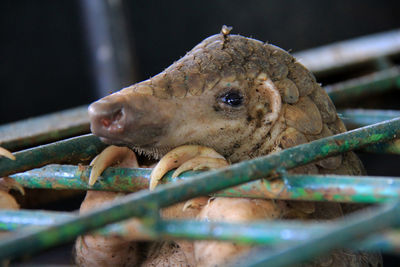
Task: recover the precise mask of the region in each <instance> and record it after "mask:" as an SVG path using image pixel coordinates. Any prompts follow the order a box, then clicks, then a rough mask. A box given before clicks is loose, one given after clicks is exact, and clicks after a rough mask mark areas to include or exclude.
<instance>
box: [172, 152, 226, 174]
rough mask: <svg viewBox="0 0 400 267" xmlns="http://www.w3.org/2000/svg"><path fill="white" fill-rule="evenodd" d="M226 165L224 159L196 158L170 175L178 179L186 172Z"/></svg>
mask: <svg viewBox="0 0 400 267" xmlns="http://www.w3.org/2000/svg"><path fill="white" fill-rule="evenodd" d="M228 165H229V164H228V162H227V161H226V160H225V159H220V158H210V157H202V156H198V157H195V158H192V159H190V160H188V161H186V162H185V163H183V164H182V165H181V166H179V168H178V169H176V170H175V171H174V173H173V174H172V178H175V177H178V175H179V174H181V173H183V172H185V171H188V170H194V171H197V170H210V169H218V168H222V167H226V166H228Z"/></svg>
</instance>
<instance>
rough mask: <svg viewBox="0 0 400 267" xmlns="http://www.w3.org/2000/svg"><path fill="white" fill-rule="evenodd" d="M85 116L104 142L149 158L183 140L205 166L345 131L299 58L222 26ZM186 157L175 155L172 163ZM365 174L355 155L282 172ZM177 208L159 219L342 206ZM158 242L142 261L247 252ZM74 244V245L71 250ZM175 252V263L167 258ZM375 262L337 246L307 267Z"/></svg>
mask: <svg viewBox="0 0 400 267" xmlns="http://www.w3.org/2000/svg"><path fill="white" fill-rule="evenodd" d="M89 115H90V119H91V130H92V132H93V133H94V134H95V135H97V136H99V137H101V139H102V140H103V141H104V142H106V143H108V144H114V145H118V146H128V147H130V148H131V149H132V150H133V151H135V152H137V153H139V154H144V155H147V156H150V157H153V158H154V159H159V158H162V157H163V156H164V155H165V154H166V153H167V152H169V151H170V150H171V149H175V148H178V149H179V147H181V146H184V147H183V150H185V149H186V150H190V149H191V148H190V147H192V148H193V149H198V150H196V152H195V153H194V154H195V156H196V155H197V156H198V155H200V156H201V155H203V154H204V155H205V157H203V162H204V161H207V158H208V159H210V158H220V156H222V157H224V158H225V159H226V160H227V161H229V162H231V163H235V162H239V161H243V160H247V159H251V158H254V157H258V156H262V155H267V154H270V153H274V152H276V151H280V150H282V149H286V148H289V147H292V146H296V145H299V144H303V143H307V142H309V141H313V140H315V139H319V138H323V137H326V136H330V135H333V134H338V133H341V132H344V131H346V128H345V126H344V124H343V123H342V121H341V120H340V118H339V117H338V115H337V113H336V109H335V106H334V105H333V103H332V102H331V100H330V98H329V97H328V95H327V94H326V92H325V91H324V90H323V89H322V88H321V86H320V85H319V84H318V83H317V82H316V79H315V78H314V76H313V75H312V74H311V73H310V72H309V71H308V70H307V69H306V68H305V67H304V66H303V65H302V64H300V63H299V62H298V61H296V59H295V58H293V57H292V56H291V55H290V54H288V53H287V52H285V51H284V50H282V49H281V48H279V47H276V46H274V45H271V44H268V43H263V42H260V41H258V40H255V39H251V38H246V37H243V36H240V35H233V34H230V30H229V29H228V28H226V27H224V28H223V30H222V31H221V33H220V34H217V35H213V36H211V37H209V38H207V39H205V40H204V41H202V42H201V43H200V44H198V45H197V46H195V47H194V48H193V49H192V50H191V51H190V52H188V53H187V54H186V55H185V56H184V57H182V58H181V59H179V60H178V61H176V62H174V63H173V64H172V65H171V66H170V67H168V68H167V69H165V70H164V71H163V72H161V73H160V74H158V75H156V76H154V77H152V78H150V79H148V80H146V81H143V82H140V83H137V84H134V85H132V86H130V87H127V88H125V89H122V90H121V91H118V92H116V93H114V94H111V95H109V96H107V97H105V98H103V99H101V100H99V101H97V102H95V103H93V104H91V106H90V107H89ZM205 147H206V148H212V149H213V151H214V152H215V154H214V152H210V153H208V152H207V153H203V154H202V153H200V152H199V153H198V151H200V150H201V149H205ZM186 150H185V151H186ZM124 153H125V152H124ZM185 153H186V152H185ZM196 153H197V154H196ZM178 154H179V153H178ZM183 154H184V153H183ZM183 154H182V153H180V154H179V155H177V156H175V160H178V159H179V158H180V157H182V155H183ZM169 156H170V154H169ZM204 158H205V160H204ZM178 161H179V160H178ZM182 163H183V161H182V162H179V164H182ZM179 164H178V165H179ZM174 167H176V166H174ZM192 167H193V166H192ZM363 172H364V170H363V166H362V164H361V162H360V161H359V159H358V158H357V156H356V155H355V154H354V153H352V152H349V153H346V154H343V155H338V156H334V157H330V158H327V159H324V160H320V161H318V162H315V163H311V164H308V165H306V166H302V167H298V168H295V169H293V170H290V171H289V173H306V174H328V173H335V174H348V175H361V174H363ZM161 176H162V174H161ZM159 178H160V177H158V178H156V180H157V179H159ZM153 182H154V181H153ZM155 183H156V181H155ZM89 194H97V196H98V197H99V198H101V196H100V195H101V192H97V193H94V192H89V193H88V197H87V199H88V198H90V196H89ZM91 196H93V195H91ZM95 198H96V197H95ZM85 201H89V200H85ZM83 205H85V203H84V204H83ZM182 205H183V203H181V204H178V205H176V206H175V207H172V208H171V209H166V210H164V211H163V216H164V217H167V218H171V217H179V218H187V217H195V216H196V217H197V218H198V219H207V220H228V221H239V222H244V221H249V220H256V219H276V218H301V219H317V220H325V219H332V218H336V217H340V216H342V215H343V212H344V211H343V209H342V206H341V205H340V204H337V203H327V202H319V203H312V202H299V201H273V200H260V199H258V200H250V199H244V198H238V199H234V198H215V199H208V198H198V199H196V200H193V201H192V202H190V203H189V205H188V203H186V204H185V207H186V208H187V207H188V206H190V207H191V208H192V209H191V210H190V212H189V213H190V214H189V213H186V214H183V215H182V214H179V211H182V210H181V209H182ZM177 207H178V208H177ZM174 208H175V209H177V210H178V212H175V211H174ZM187 210H188V209H185V211H187ZM121 242H122V241H121ZM124 242H126V241H124ZM162 244H163V245H161V246H160V245H159V246H158V247H157V248H158V249H159V253H154V250H153V251H152V252H151V253H149V254H148V255H147V259H145V260H144V262H142V264H143V266H168V265H173V264H177V265H181V266H185V265H187V266H217V265H221V264H226V263H227V262H229V261H231V260H233V259H234V258H235V257H237V256H238V255H241V254H242V253H244V252H245V251H247V250H248V249H249V248H250V247H248V246H241V245H237V244H232V243H224V242H217V241H199V242H194V244H193V243H190V242H182V241H177V242H172V243H171V242H168V243H162ZM81 246H82V244H77V246H76V247H77V254H78V256H79V253H80V252H79V248H80V247H81ZM125 247H126V246H125ZM139 249H140V248H139ZM180 250H181V251H180ZM182 251H183V252H182ZM179 253H181V254H182V255H184V256H182V255H181V254H179ZM80 254H81V256H80V259H81V260H80V261H79V260H78V262H79V263H81V264H83V265H85V262H84V261H82V258H84V257H85V255H82V252H81V253H80ZM178 254H179V255H180V256H177V257H178V258H179V261H176V262H173V261H172V260H168V259H166V257H167V256H171V255H178ZM166 255H167V256H166ZM163 257H164V258H163ZM182 257H183V258H182ZM126 262H129V261H125V263H126ZM134 262H136V263H137V262H138V261H136V260H135V261H134ZM103 263H104V262H103ZM97 264H98V265H101V264H99V263H97ZM123 264H124V262H121V265H123ZM381 264H382V262H381V258H380V255H377V254H372V253H363V252H353V251H349V250H337V251H334V252H332V253H331V254H330V255H329V256H325V257H323V258H320V259H316V260H314V261H312V262H309V263H306V264H305V265H307V266H380V265H381ZM106 265H107V264H105V265H104V266H106Z"/></svg>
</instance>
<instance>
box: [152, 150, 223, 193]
mask: <svg viewBox="0 0 400 267" xmlns="http://www.w3.org/2000/svg"><path fill="white" fill-rule="evenodd" d="M227 165H228V162H227V161H226V159H225V158H224V157H223V156H222V155H220V154H219V153H218V152H216V151H215V150H214V149H212V148H209V147H205V146H198V145H184V146H180V147H177V148H175V149H173V150H171V151H170V152H168V153H167V154H166V155H165V156H164V157H163V158H162V159H161V160H160V161H159V162H158V163H157V165H156V166H155V167H154V169H153V171H152V172H151V176H150V190H153V189H154V188H155V187H156V186H157V184H158V182H159V181H160V180H161V178H162V177H163V176H164V175H165V174H166V173H167V172H168V171H170V170H172V169H175V168H177V169H176V170H175V172H174V173H173V175H172V177H177V176H178V175H179V174H181V173H182V172H185V171H188V170H203V169H217V168H222V167H225V166H227Z"/></svg>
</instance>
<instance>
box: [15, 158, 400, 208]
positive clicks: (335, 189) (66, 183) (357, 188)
mask: <svg viewBox="0 0 400 267" xmlns="http://www.w3.org/2000/svg"><path fill="white" fill-rule="evenodd" d="M90 170H91V167H89V166H70V165H48V166H45V167H43V168H41V169H34V170H31V171H27V172H24V173H18V174H14V175H12V176H10V177H11V178H13V179H15V180H16V181H17V182H18V183H20V184H21V185H22V186H23V187H27V188H47V189H75V190H101V191H120V192H136V191H139V190H143V189H147V188H148V187H149V180H150V173H151V169H143V168H137V169H129V168H107V169H106V170H105V171H104V173H103V174H102V176H100V178H99V179H98V182H96V184H94V186H92V187H90V186H89V185H88V182H87V181H88V180H89V175H90ZM199 173H200V172H186V173H184V174H182V175H181V176H179V177H178V178H175V179H173V178H171V176H172V171H171V172H169V173H168V174H167V175H166V176H165V177H164V179H163V180H161V181H162V183H171V182H177V181H179V180H182V179H183V180H188V179H190V178H191V177H194V175H196V174H199ZM213 196H228V197H249V198H268V199H285V200H310V201H337V202H356V203H379V202H387V201H391V200H394V199H400V178H396V177H371V176H344V175H341V176H339V175H289V174H287V175H285V177H284V180H282V179H274V180H273V181H269V180H266V179H264V180H257V181H253V182H250V183H246V184H242V185H239V186H236V187H232V188H229V189H225V190H222V191H220V192H218V193H214V194H213Z"/></svg>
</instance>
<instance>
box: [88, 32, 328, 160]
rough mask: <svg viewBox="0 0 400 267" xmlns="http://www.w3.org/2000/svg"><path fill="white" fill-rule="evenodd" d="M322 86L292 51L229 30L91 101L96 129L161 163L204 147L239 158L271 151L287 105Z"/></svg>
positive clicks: (112, 141)
mask: <svg viewBox="0 0 400 267" xmlns="http://www.w3.org/2000/svg"><path fill="white" fill-rule="evenodd" d="M315 86H318V85H317V84H316V82H315V80H314V78H313V76H312V75H311V74H310V73H309V72H308V71H307V70H306V69H305V68H304V67H303V66H302V65H301V64H299V63H298V62H296V61H295V59H294V58H293V57H292V56H290V55H289V54H288V53H286V52H285V51H284V50H282V49H280V48H278V47H276V46H273V45H269V44H265V43H263V42H260V41H258V40H254V39H250V38H246V37H243V36H240V35H232V34H229V32H226V29H225V31H222V32H221V34H217V35H213V36H211V37H209V38H207V39H205V40H204V41H202V42H201V43H200V44H198V45H197V46H195V47H194V48H193V49H192V50H191V51H190V52H188V53H187V54H186V55H185V56H184V57H182V58H181V59H179V60H178V61H176V62H175V63H173V64H172V65H171V66H169V67H168V68H167V69H165V70H164V71H163V72H161V73H160V74H158V75H156V76H154V77H152V78H150V79H148V80H146V81H143V82H140V83H137V84H134V85H132V86H130V87H127V88H124V89H122V90H120V91H119V92H116V93H114V94H111V95H109V96H106V97H104V98H102V99H100V100H99V101H97V102H95V103H93V104H91V105H90V107H89V114H90V119H91V129H92V132H93V133H94V134H95V135H98V136H100V137H101V138H102V140H103V141H104V142H106V143H110V144H117V145H127V146H130V147H131V148H134V149H135V150H136V151H138V152H143V153H145V154H149V155H152V156H153V157H155V158H158V157H160V156H162V155H163V154H164V153H165V152H167V151H169V150H170V149H171V148H174V147H177V146H180V145H183V144H198V145H204V146H209V147H212V148H214V149H215V150H216V151H218V152H219V153H221V154H223V155H224V156H226V157H227V158H229V159H231V161H238V160H242V159H245V158H248V157H251V156H258V155H259V154H260V151H261V152H262V153H263V154H265V153H267V152H268V151H271V150H272V149H273V147H274V145H275V143H276V142H275V141H276V139H277V138H278V135H279V133H280V132H282V131H283V130H284V129H285V127H286V123H285V120H284V119H282V117H283V116H282V114H283V113H284V109H285V105H287V104H295V103H297V102H298V101H299V98H301V97H302V96H306V95H308V94H310V93H311V92H312V91H313V90H314V87H315ZM317 111H318V109H317ZM319 131H321V129H319Z"/></svg>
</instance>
